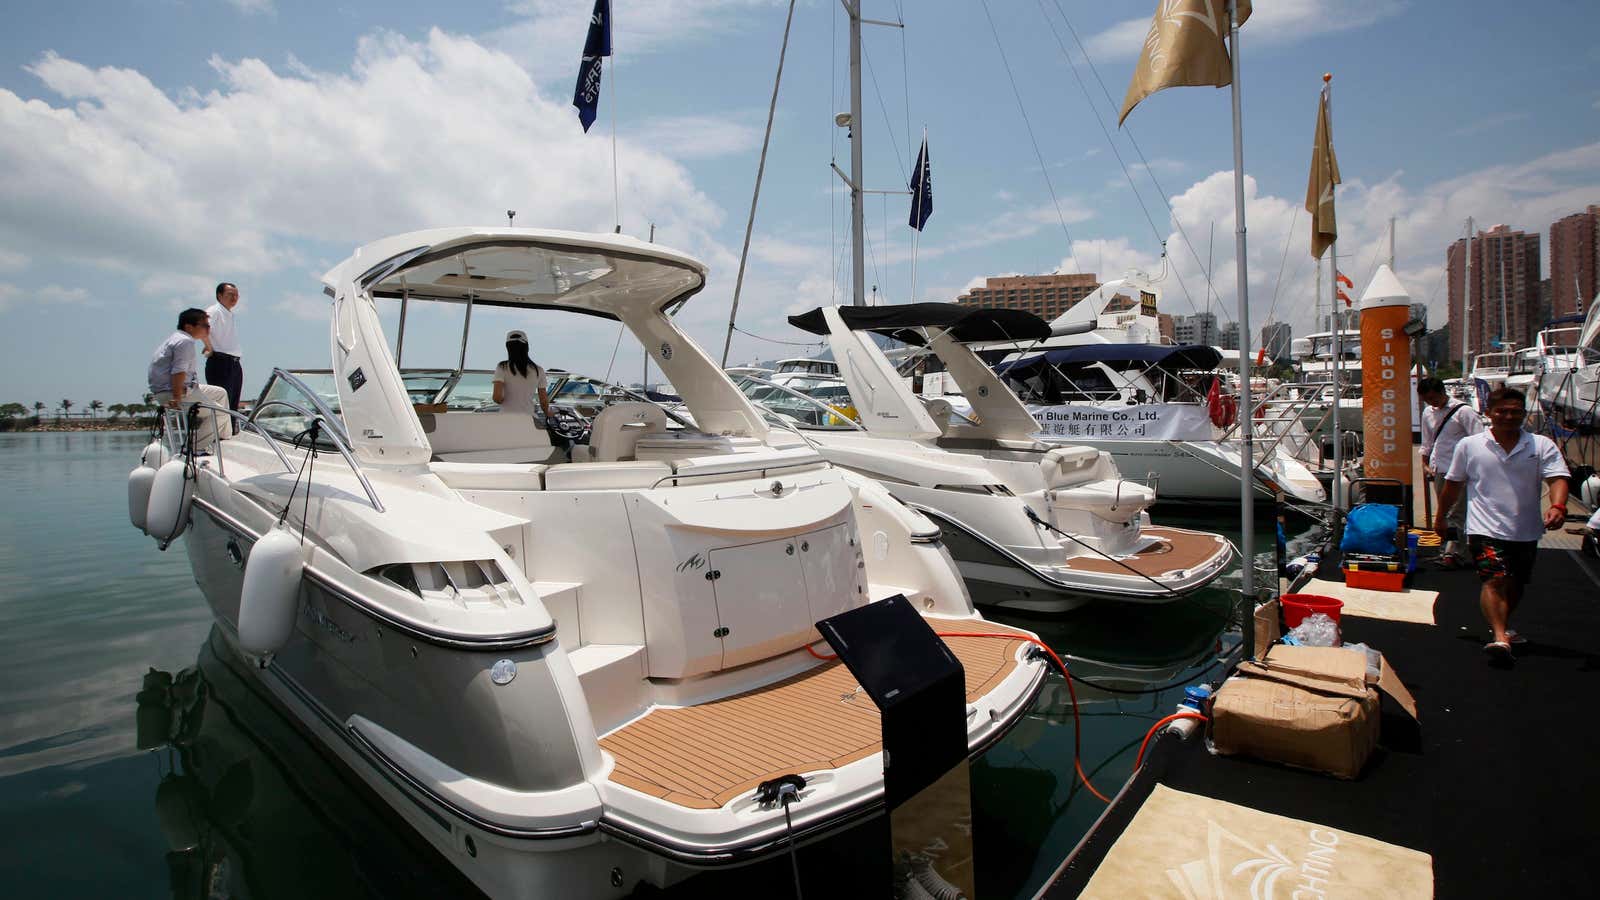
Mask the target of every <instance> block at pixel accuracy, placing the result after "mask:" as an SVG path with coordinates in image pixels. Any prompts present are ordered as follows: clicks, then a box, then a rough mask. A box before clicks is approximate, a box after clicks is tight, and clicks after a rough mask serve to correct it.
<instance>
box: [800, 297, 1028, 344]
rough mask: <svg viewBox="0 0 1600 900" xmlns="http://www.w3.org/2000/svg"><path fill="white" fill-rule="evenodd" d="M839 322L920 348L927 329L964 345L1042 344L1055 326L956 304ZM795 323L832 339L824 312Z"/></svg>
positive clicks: (857, 313)
mask: <svg viewBox="0 0 1600 900" xmlns="http://www.w3.org/2000/svg"><path fill="white" fill-rule="evenodd" d="M839 318H840V319H841V320H843V321H844V324H845V327H846V328H849V329H850V330H851V331H872V332H876V333H877V334H881V335H885V336H887V337H891V338H894V339H895V340H897V341H900V342H902V343H906V344H911V345H914V346H917V347H920V346H922V345H923V344H925V343H927V339H926V337H925V336H924V335H923V333H922V329H923V328H942V329H945V330H947V331H949V333H950V336H951V337H953V338H955V339H956V340H958V341H961V342H962V343H969V342H972V341H1040V340H1044V339H1045V338H1047V337H1049V336H1050V324H1049V323H1048V322H1046V321H1045V320H1043V319H1041V318H1039V317H1038V316H1036V315H1034V314H1033V313H1030V312H1024V311H1022V310H1020V309H970V308H968V307H964V306H958V305H956V304H954V303H902V304H899V305H897V306H841V307H839ZM789 324H790V325H793V326H794V327H796V328H799V329H801V330H802V331H809V332H811V333H812V334H827V333H828V323H827V322H826V321H825V320H824V319H823V318H822V309H821V307H818V308H817V309H813V310H811V311H810V312H807V313H801V314H800V315H798V316H790V317H789Z"/></svg>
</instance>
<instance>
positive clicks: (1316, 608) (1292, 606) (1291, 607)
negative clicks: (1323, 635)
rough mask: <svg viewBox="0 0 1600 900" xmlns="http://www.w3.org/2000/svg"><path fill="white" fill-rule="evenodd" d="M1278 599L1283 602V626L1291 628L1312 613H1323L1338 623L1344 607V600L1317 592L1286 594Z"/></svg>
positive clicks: (1334, 622)
mask: <svg viewBox="0 0 1600 900" xmlns="http://www.w3.org/2000/svg"><path fill="white" fill-rule="evenodd" d="M1278 599H1279V600H1280V601H1281V602H1282V603H1283V626H1284V627H1285V628H1288V629H1290V630H1293V629H1294V628H1295V627H1296V626H1298V625H1299V624H1300V622H1301V621H1302V620H1303V619H1305V617H1306V616H1309V615H1311V614H1312V613H1322V614H1323V615H1325V616H1327V617H1328V618H1330V619H1332V620H1333V624H1335V625H1338V624H1339V610H1341V609H1344V603H1343V602H1341V601H1339V600H1335V599H1333V598H1332V597H1319V596H1317V595H1316V594H1284V595H1283V596H1282V597H1279V598H1278Z"/></svg>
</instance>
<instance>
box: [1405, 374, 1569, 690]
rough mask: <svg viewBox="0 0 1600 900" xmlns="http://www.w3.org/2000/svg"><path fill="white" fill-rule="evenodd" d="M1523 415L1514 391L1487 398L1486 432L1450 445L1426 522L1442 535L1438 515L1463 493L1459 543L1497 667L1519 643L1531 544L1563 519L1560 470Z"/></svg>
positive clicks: (1522, 401) (1563, 471) (1551, 448)
mask: <svg viewBox="0 0 1600 900" xmlns="http://www.w3.org/2000/svg"><path fill="white" fill-rule="evenodd" d="M1527 412H1528V410H1527V400H1526V398H1525V397H1524V396H1523V394H1522V392H1521V391H1518V390H1513V389H1511V388H1501V389H1500V390H1497V391H1495V392H1494V393H1492V394H1490V395H1489V430H1488V431H1486V432H1483V433H1482V434H1475V435H1471V436H1470V437H1466V438H1463V439H1462V440H1461V442H1460V443H1458V444H1456V448H1455V454H1454V455H1453V456H1452V457H1451V460H1450V471H1449V472H1448V473H1446V475H1445V488H1444V493H1443V495H1442V496H1440V498H1439V511H1438V512H1437V513H1435V514H1434V523H1433V527H1434V530H1435V531H1441V530H1443V528H1444V526H1445V516H1446V510H1448V509H1449V508H1450V504H1452V503H1454V502H1455V501H1456V499H1457V498H1458V497H1459V495H1460V492H1461V490H1462V489H1463V488H1465V489H1466V491H1467V545H1468V547H1469V548H1470V550H1471V552H1472V558H1473V560H1474V561H1475V562H1476V563H1477V567H1478V578H1479V579H1481V580H1482V582H1483V589H1482V591H1481V592H1480V593H1479V595H1478V604H1479V606H1481V607H1482V609H1483V617H1484V618H1485V619H1486V620H1488V622H1489V627H1490V628H1491V629H1493V631H1494V636H1493V639H1492V640H1491V641H1490V642H1489V643H1487V644H1485V645H1484V646H1483V649H1484V651H1485V652H1487V653H1488V654H1489V655H1490V656H1492V657H1494V658H1495V659H1496V660H1497V661H1499V662H1502V663H1509V662H1510V661H1511V659H1512V655H1511V645H1512V644H1514V643H1521V642H1522V640H1521V638H1520V637H1519V636H1518V635H1517V633H1516V631H1514V630H1512V629H1511V627H1510V622H1511V614H1512V613H1514V612H1516V609H1517V604H1518V603H1520V602H1521V601H1522V590H1523V587H1524V586H1525V585H1527V583H1528V581H1529V579H1531V578H1532V576H1533V561H1534V556H1535V554H1536V553H1537V552H1538V549H1539V538H1540V537H1542V536H1543V535H1544V533H1545V531H1546V530H1548V529H1552V528H1560V527H1561V523H1563V522H1565V521H1566V519H1567V476H1568V474H1569V473H1568V471H1567V464H1566V462H1565V461H1564V460H1562V458H1561V451H1560V449H1558V448H1557V447H1556V445H1555V443H1554V442H1553V441H1551V440H1550V439H1549V438H1547V437H1544V436H1543V435H1537V434H1530V433H1528V432H1526V431H1523V430H1522V422H1523V419H1524V418H1526V416H1527ZM1541 482H1542V483H1543V484H1544V485H1546V486H1548V487H1549V489H1550V505H1549V506H1543V507H1542V506H1541V504H1540V500H1541V496H1542V492H1541V491H1540V484H1541Z"/></svg>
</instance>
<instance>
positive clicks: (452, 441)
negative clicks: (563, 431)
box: [417, 412, 554, 464]
mask: <svg viewBox="0 0 1600 900" xmlns="http://www.w3.org/2000/svg"><path fill="white" fill-rule="evenodd" d="M417 418H418V419H419V420H420V421H421V422H422V431H423V433H425V434H426V435H427V436H428V444H429V445H430V446H432V448H433V456H434V458H435V459H437V460H442V461H444V462H452V463H504V464H515V463H542V462H545V461H547V460H548V459H550V456H551V453H552V451H553V449H554V448H553V447H552V446H551V444H550V435H549V434H548V433H546V432H545V430H544V429H543V428H540V427H539V426H538V424H537V423H535V422H534V421H533V418H532V417H531V416H526V415H523V414H521V413H510V412H446V413H429V414H423V415H420V416H418V417H417Z"/></svg>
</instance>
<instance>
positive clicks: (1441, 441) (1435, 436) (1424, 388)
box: [1417, 378, 1483, 569]
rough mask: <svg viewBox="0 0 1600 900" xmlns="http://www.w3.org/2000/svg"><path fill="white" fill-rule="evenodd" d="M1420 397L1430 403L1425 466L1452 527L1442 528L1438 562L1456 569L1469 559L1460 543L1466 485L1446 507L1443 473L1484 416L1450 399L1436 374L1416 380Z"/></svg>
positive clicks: (1479, 427)
mask: <svg viewBox="0 0 1600 900" xmlns="http://www.w3.org/2000/svg"><path fill="white" fill-rule="evenodd" d="M1417 399H1418V400H1421V401H1422V402H1423V403H1424V404H1425V405H1426V407H1427V408H1426V409H1424V410H1423V411H1422V470H1423V471H1424V472H1426V473H1427V475H1428V478H1430V479H1432V480H1433V482H1434V490H1435V492H1436V493H1435V499H1436V500H1437V501H1438V502H1439V510H1440V512H1443V513H1444V514H1445V516H1444V518H1445V524H1446V525H1447V526H1448V527H1449V529H1450V530H1449V532H1448V533H1446V532H1439V537H1440V538H1441V539H1442V540H1444V542H1445V544H1444V552H1442V553H1440V554H1439V563H1440V564H1441V565H1443V566H1445V567H1446V568H1450V569H1454V568H1458V567H1460V566H1464V565H1466V563H1467V558H1466V556H1465V554H1463V553H1462V552H1461V547H1460V541H1461V532H1462V530H1463V529H1464V528H1465V527H1466V524H1467V502H1466V500H1467V498H1466V490H1465V489H1463V490H1462V491H1461V493H1460V496H1459V497H1458V498H1457V500H1456V501H1455V503H1454V504H1452V505H1451V506H1449V507H1446V506H1445V505H1444V491H1445V480H1444V475H1445V473H1446V472H1448V471H1450V458H1451V457H1452V456H1453V455H1454V454H1455V450H1456V444H1459V443H1460V442H1461V439H1462V438H1464V437H1467V436H1469V435H1474V434H1478V433H1480V432H1482V431H1483V420H1482V419H1480V418H1478V414H1477V413H1476V412H1473V411H1472V410H1471V409H1469V408H1467V405H1466V404H1465V403H1461V402H1460V401H1457V402H1455V403H1451V402H1450V397H1449V395H1447V394H1446V393H1445V392H1444V382H1443V381H1440V380H1439V379H1437V378H1424V379H1422V380H1421V381H1418V382H1417Z"/></svg>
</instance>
